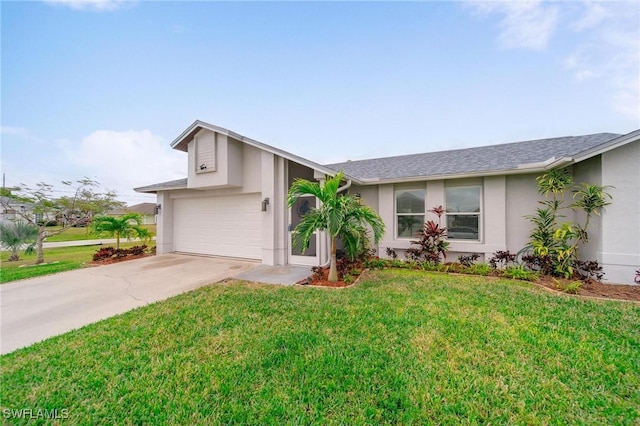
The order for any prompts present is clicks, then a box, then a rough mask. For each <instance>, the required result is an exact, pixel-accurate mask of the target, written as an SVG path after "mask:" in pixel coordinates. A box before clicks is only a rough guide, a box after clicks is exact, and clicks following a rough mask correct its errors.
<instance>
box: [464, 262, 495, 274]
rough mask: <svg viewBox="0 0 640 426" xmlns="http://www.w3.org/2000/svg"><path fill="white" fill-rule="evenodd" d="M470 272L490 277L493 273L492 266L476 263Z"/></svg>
mask: <svg viewBox="0 0 640 426" xmlns="http://www.w3.org/2000/svg"><path fill="white" fill-rule="evenodd" d="M469 272H470V273H472V274H474V275H489V274H490V273H491V266H490V265H489V264H487V263H474V264H473V265H471V266H470V268H469Z"/></svg>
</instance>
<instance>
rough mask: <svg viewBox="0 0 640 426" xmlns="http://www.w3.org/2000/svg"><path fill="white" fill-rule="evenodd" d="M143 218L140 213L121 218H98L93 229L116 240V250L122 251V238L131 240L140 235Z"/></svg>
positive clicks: (94, 221) (92, 225)
mask: <svg viewBox="0 0 640 426" xmlns="http://www.w3.org/2000/svg"><path fill="white" fill-rule="evenodd" d="M141 223H142V217H141V216H140V215H139V214H138V213H127V214H125V215H122V216H121V217H113V216H96V217H94V218H93V222H92V224H91V227H92V228H93V230H94V231H95V232H96V233H98V234H101V235H108V236H110V237H115V238H116V250H117V249H120V238H121V237H122V238H126V239H128V240H130V239H131V238H132V237H134V236H136V235H139V232H140V231H139V230H140V229H144V228H140V224H141Z"/></svg>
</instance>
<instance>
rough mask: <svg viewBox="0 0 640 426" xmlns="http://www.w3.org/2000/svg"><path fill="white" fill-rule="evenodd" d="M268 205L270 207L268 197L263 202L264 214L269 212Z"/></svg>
mask: <svg viewBox="0 0 640 426" xmlns="http://www.w3.org/2000/svg"><path fill="white" fill-rule="evenodd" d="M268 205H269V197H267V198H265V199H264V200H262V211H263V212H266V211H267V206H268Z"/></svg>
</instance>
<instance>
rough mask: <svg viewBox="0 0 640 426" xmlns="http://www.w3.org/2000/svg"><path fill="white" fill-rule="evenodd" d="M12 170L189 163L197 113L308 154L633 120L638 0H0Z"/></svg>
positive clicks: (128, 196)
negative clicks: (184, 141)
mask: <svg viewBox="0 0 640 426" xmlns="http://www.w3.org/2000/svg"><path fill="white" fill-rule="evenodd" d="M1 32H2V34H1V35H2V65H1V67H2V80H1V89H2V95H1V96H2V116H1V125H2V157H1V160H2V163H1V165H2V171H3V172H4V173H6V179H7V185H16V184H19V183H26V184H33V183H35V182H38V181H47V182H49V183H57V182H59V181H61V180H72V179H80V178H82V177H83V176H88V177H90V178H93V179H95V180H97V181H99V182H101V183H102V184H103V185H104V186H105V187H107V188H110V189H115V190H117V191H118V193H119V194H120V196H121V198H122V199H124V200H125V201H127V202H129V203H130V204H133V203H136V202H142V201H153V197H149V196H144V195H141V194H136V193H135V192H133V190H132V188H133V187H136V186H142V185H146V184H150V183H154V182H160V181H165V180H172V179H177V178H181V177H184V176H185V174H186V155H185V154H184V153H182V152H176V151H172V150H171V149H170V147H169V144H170V142H171V141H172V140H173V139H174V138H175V137H177V136H178V135H179V134H180V133H181V132H182V131H183V130H184V129H185V128H186V127H187V126H189V125H190V124H191V123H192V122H193V121H194V120H196V119H201V120H204V121H208V122H210V123H213V124H217V125H219V126H222V127H226V128H229V129H231V130H233V131H235V132H237V133H240V134H243V135H246V136H249V137H251V138H254V139H257V140H259V141H261V142H265V143H268V144H271V145H274V146H277V147H279V148H282V149H284V150H287V151H290V152H292V153H295V154H298V155H301V156H303V157H306V158H308V159H311V160H314V161H317V162H319V163H329V162H337V161H344V160H347V159H352V160H355V159H362V158H372V157H381V156H389V155H401V154H408V153H415V152H426V151H435V150H443V149H452V148H460V147H467V146H478V145H487V144H494V143H504V142H513V141H519V140H528V139H537V138H544V137H554V136H565V135H579V134H589V133H599V132H614V133H627V132H629V131H632V130H635V129H637V128H640V87H639V86H640V70H639V67H640V65H639V64H640V2H637V1H633V2H610V1H609V2H585V1H564V2H542V1H533V2H520V1H513V2H476V1H468V2H235V3H234V2H147V1H138V2H123V1H109V0H95V1H67V0H63V1H57V0H55V1H54V0H52V1H45V2H37V1H30V2H12V1H3V2H2V4H1Z"/></svg>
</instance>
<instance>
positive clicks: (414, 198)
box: [396, 189, 425, 238]
mask: <svg viewBox="0 0 640 426" xmlns="http://www.w3.org/2000/svg"><path fill="white" fill-rule="evenodd" d="M424 196H425V191H424V189H398V190H396V236H397V238H414V237H415V236H416V232H418V231H419V230H420V229H421V228H422V225H423V224H424Z"/></svg>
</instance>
